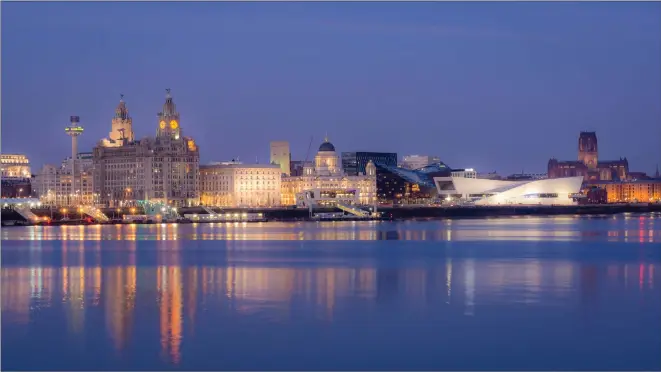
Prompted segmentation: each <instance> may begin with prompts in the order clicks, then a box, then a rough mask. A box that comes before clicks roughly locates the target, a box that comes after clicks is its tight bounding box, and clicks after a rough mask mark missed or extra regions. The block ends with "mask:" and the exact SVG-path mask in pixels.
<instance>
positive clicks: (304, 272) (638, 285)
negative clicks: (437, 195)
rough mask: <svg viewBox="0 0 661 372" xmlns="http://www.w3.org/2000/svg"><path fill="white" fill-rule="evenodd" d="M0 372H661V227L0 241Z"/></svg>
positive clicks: (499, 222) (422, 227) (288, 230)
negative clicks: (316, 371)
mask: <svg viewBox="0 0 661 372" xmlns="http://www.w3.org/2000/svg"><path fill="white" fill-rule="evenodd" d="M1 239H2V240H1V243H2V269H1V270H2V276H1V278H2V287H1V289H2V368H3V369H4V370H100V369H103V370H146V369H149V370H169V369H186V370H255V369H258V370H314V369H324V370H348V369H350V370H366V369H371V370H374V369H379V370H421V369H427V370H429V369H436V370H438V369H445V370H551V369H552V370H559V369H560V370H588V369H589V370H660V369H661V352H659V350H661V244H660V243H661V215H658V214H657V215H654V214H645V215H634V214H626V215H619V216H593V217H586V216H581V217H578V216H577V217H548V218H545V217H520V218H499V219H475V220H455V221H451V220H446V221H418V222H415V221H410V222H328V223H315V222H301V223H255V224H241V223H234V224H189V225H145V226H135V225H132V226H119V225H118V226H85V227H82V226H81V227H78V226H75V227H71V226H69V227H67V226H61V227H15V228H3V229H2V231H1Z"/></svg>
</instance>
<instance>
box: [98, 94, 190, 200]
mask: <svg viewBox="0 0 661 372" xmlns="http://www.w3.org/2000/svg"><path fill="white" fill-rule="evenodd" d="M117 112H119V113H120V118H117V117H115V118H114V119H113V120H117V119H121V116H124V117H126V118H129V116H128V109H126V106H125V104H124V103H123V102H120V107H118V109H117V110H116V115H115V116H117V115H118V114H117ZM179 118H180V117H179V113H178V112H177V111H176V106H175V104H174V102H173V100H172V96H171V95H170V90H169V89H168V90H167V94H166V98H165V104H164V105H163V111H162V112H160V113H158V126H157V129H156V137H148V138H145V139H142V140H137V141H133V142H129V141H128V140H126V141H123V143H122V145H121V146H116V145H115V144H113V145H111V146H106V145H107V144H108V141H106V140H102V141H101V142H100V143H99V144H98V145H97V146H96V147H95V148H94V188H95V192H96V193H97V194H99V195H100V201H101V204H103V205H108V206H121V205H124V204H126V203H131V202H133V201H136V200H149V201H153V202H162V203H165V204H168V205H172V206H175V207H182V206H192V205H197V204H199V200H200V195H199V164H200V153H199V149H198V146H197V145H196V144H195V141H194V140H193V139H192V138H190V137H184V136H182V131H181V126H180V122H179ZM122 120H123V119H122ZM113 128H114V127H113ZM124 134H125V135H126V134H127V133H126V131H124Z"/></svg>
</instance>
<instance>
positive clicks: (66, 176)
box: [33, 164, 99, 207]
mask: <svg viewBox="0 0 661 372" xmlns="http://www.w3.org/2000/svg"><path fill="white" fill-rule="evenodd" d="M75 177H76V178H75V179H76V181H75V182H73V179H74V176H73V172H72V168H71V165H70V164H69V166H65V164H62V165H60V166H57V165H52V164H46V165H44V166H43V167H42V168H41V169H40V170H39V172H38V173H37V174H36V175H35V177H34V181H33V190H34V193H35V194H36V195H37V196H38V197H39V200H40V201H41V202H42V203H43V204H45V205H52V206H61V207H69V206H78V205H97V204H98V203H99V195H98V194H96V193H95V192H94V176H93V168H92V167H90V166H87V167H85V168H83V167H81V168H79V169H78V168H77V169H76V176H75Z"/></svg>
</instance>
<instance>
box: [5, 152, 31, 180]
mask: <svg viewBox="0 0 661 372" xmlns="http://www.w3.org/2000/svg"><path fill="white" fill-rule="evenodd" d="M0 166H1V167H2V179H3V180H4V179H10V178H13V179H25V178H30V177H31V176H32V173H31V171H30V160H28V157H27V156H25V155H22V154H2V155H0Z"/></svg>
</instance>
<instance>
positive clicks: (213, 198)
mask: <svg viewBox="0 0 661 372" xmlns="http://www.w3.org/2000/svg"><path fill="white" fill-rule="evenodd" d="M281 172H282V168H281V166H280V165H277V164H241V163H238V162H228V163H217V164H211V165H202V166H200V192H201V198H200V202H201V203H202V205H206V206H213V207H275V206H279V205H280V197H281V196H280V186H281V178H282V174H281Z"/></svg>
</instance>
